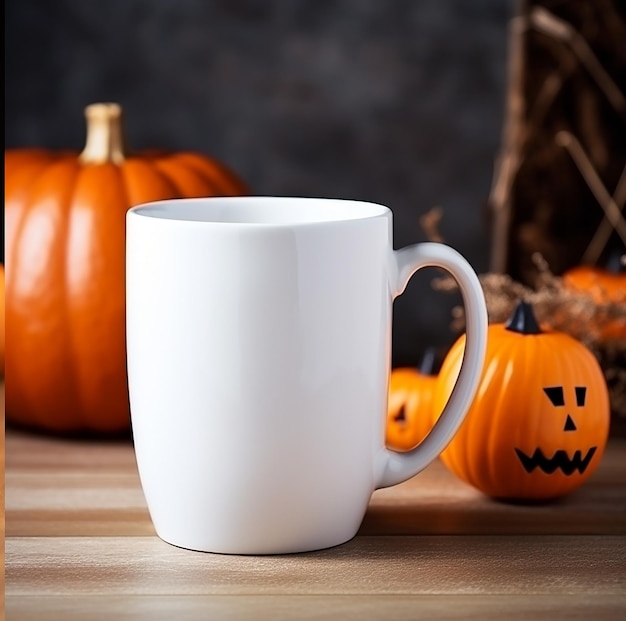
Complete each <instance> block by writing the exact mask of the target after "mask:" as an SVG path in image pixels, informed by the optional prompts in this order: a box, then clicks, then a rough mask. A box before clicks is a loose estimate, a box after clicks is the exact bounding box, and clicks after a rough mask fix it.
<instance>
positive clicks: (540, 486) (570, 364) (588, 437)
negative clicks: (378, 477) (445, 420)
mask: <svg viewBox="0 0 626 621" xmlns="http://www.w3.org/2000/svg"><path fill="white" fill-rule="evenodd" d="M464 348H465V337H464V336H462V337H461V338H460V339H459V340H458V341H457V342H456V343H455V344H454V345H453V347H452V348H451V349H450V351H449V353H448V355H447V356H446V358H445V360H444V362H443V365H442V367H441V371H440V373H439V379H438V382H437V387H436V391H435V398H434V403H433V407H434V408H435V411H436V412H441V411H442V409H443V407H444V405H445V404H446V402H447V400H448V397H449V395H450V393H451V392H452V388H453V387H454V384H455V382H456V378H457V377H458V374H459V369H460V367H461V361H462V358H463V351H464ZM435 418H436V417H435ZM609 421H610V410H609V395H608V390H607V386H606V382H605V379H604V376H603V374H602V370H601V368H600V365H599V364H598V362H597V360H596V358H595V357H594V356H593V354H592V353H591V352H590V351H589V350H588V349H587V348H586V347H585V346H584V345H583V344H582V343H580V342H579V341H577V340H575V339H573V338H572V337H571V336H569V335H567V334H564V333H561V332H556V331H543V330H541V329H540V327H539V326H538V324H537V322H536V320H535V317H534V315H533V311H532V308H531V306H530V305H529V304H526V303H524V302H521V303H520V304H519V305H518V306H517V308H516V310H515V313H514V314H513V316H512V317H511V319H510V320H509V321H508V322H507V323H506V324H492V325H490V326H489V331H488V339H487V353H486V358H485V365H484V368H483V372H482V378H481V380H480V385H479V388H478V391H477V394H476V397H475V399H474V401H473V403H472V405H471V407H470V409H469V411H468V414H467V416H466V419H465V421H464V422H463V424H462V425H461V427H460V429H459V431H458V433H457V434H456V436H455V437H454V438H453V440H452V441H451V442H450V444H449V445H448V447H447V448H446V450H445V451H443V453H442V454H441V459H442V461H443V463H444V464H445V465H446V466H447V467H448V469H449V470H451V471H452V472H453V473H454V474H456V475H457V476H459V477H460V478H461V479H463V480H464V481H466V482H467V483H469V484H471V485H473V486H474V487H476V488H478V489H479V490H481V491H482V492H483V493H485V494H487V495H489V496H492V497H494V498H499V499H509V500H531V501H532V500H535V501H536V500H547V499H551V498H556V497H559V496H563V495H565V494H567V493H569V492H572V491H573V490H575V489H576V488H578V487H579V486H580V485H582V484H583V483H584V482H585V481H586V480H587V479H588V478H589V477H590V476H591V475H592V474H593V472H594V471H595V470H596V468H597V466H598V464H599V463H600V460H601V458H602V454H603V452H604V448H605V446H606V442H607V438H608V433H609Z"/></svg>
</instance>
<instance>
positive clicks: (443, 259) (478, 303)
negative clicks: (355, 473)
mask: <svg viewBox="0 0 626 621" xmlns="http://www.w3.org/2000/svg"><path fill="white" fill-rule="evenodd" d="M391 262H392V263H391V268H392V269H391V274H392V276H391V284H392V287H393V286H395V291H392V292H391V293H392V298H396V297H398V296H399V295H400V294H401V293H402V292H403V291H404V290H405V288H406V286H407V283H408V281H409V279H410V278H411V276H413V274H415V272H416V271H417V270H419V269H421V268H423V267H440V268H443V269H444V270H446V271H447V272H449V273H450V274H451V275H452V276H453V277H454V279H455V280H456V281H457V283H458V285H459V289H460V290H461V294H462V296H463V303H464V305H465V317H466V332H467V340H466V343H465V353H464V355H463V363H462V365H461V371H460V373H459V377H458V379H457V382H456V384H455V386H454V390H453V391H452V394H451V395H450V398H449V399H448V403H447V404H446V407H445V408H444V410H443V412H442V414H441V416H440V417H439V419H438V420H437V422H436V423H435V425H434V426H433V428H432V429H431V430H430V432H429V433H428V435H427V436H426V437H425V438H424V439H423V440H422V442H421V443H420V444H419V445H418V446H417V447H415V448H414V449H413V450H411V451H409V452H407V453H396V452H395V451H391V450H389V449H387V448H384V449H383V450H382V452H381V453H380V454H379V461H378V463H377V465H378V468H377V470H376V471H377V473H378V476H377V479H376V489H379V488H381V487H389V486H390V485H395V484H396V483H401V482H402V481H405V480H406V479H409V478H410V477H412V476H414V475H415V474H417V473H418V472H420V471H421V470H423V469H424V468H425V467H426V466H427V465H428V464H430V463H431V462H432V461H433V460H434V459H435V458H436V457H438V456H439V454H440V453H441V452H442V451H443V450H444V449H445V448H446V446H447V445H448V443H449V442H450V440H452V438H453V437H454V434H455V433H456V432H457V430H458V429H459V427H460V426H461V423H462V422H463V419H464V418H465V415H466V414H467V411H468V409H469V407H470V405H471V402H472V399H473V398H474V395H475V394H476V390H477V389H478V382H479V380H480V377H481V372H482V367H483V362H484V359H485V350H486V347H487V325H488V321H487V306H486V304H485V296H484V294H483V291H482V287H481V285H480V281H479V280H478V276H477V275H476V273H475V272H474V270H473V269H472V267H471V266H470V264H469V263H468V262H467V261H466V260H465V259H464V258H463V257H462V256H461V255H460V254H459V253H458V252H457V251H456V250H454V249H453V248H450V247H449V246H446V245H445V244H441V243H435V242H428V243H420V244H414V245H412V246H407V247H406V248H402V249H400V250H394V251H392V259H391ZM394 281H395V282H394Z"/></svg>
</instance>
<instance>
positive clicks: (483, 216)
mask: <svg viewBox="0 0 626 621" xmlns="http://www.w3.org/2000/svg"><path fill="white" fill-rule="evenodd" d="M513 10H514V4H513V2H512V1H510V0H509V1H504V0H445V1H444V0H387V1H384V0H338V1H336V2H332V1H330V0H318V1H314V0H291V1H289V0H266V1H256V0H222V1H212V0H109V1H107V2H102V1H101V0H54V1H52V0H7V2H6V3H5V18H6V25H5V107H6V112H5V132H6V138H5V145H6V146H7V147H15V146H25V145H37V146H45V147H50V148H61V147H65V148H67V147H70V148H75V149H79V148H81V147H82V143H83V140H84V121H83V108H84V106H85V105H86V104H89V103H92V102H96V101H117V102H119V103H121V104H122V105H123V107H124V109H125V114H126V123H127V134H128V138H129V142H130V144H131V145H132V146H133V147H135V148H143V147H164V148H171V149H175V150H187V149H197V150H200V151H203V152H206V153H208V154H210V155H213V156H215V157H217V158H219V159H221V160H223V161H224V162H226V163H227V164H229V165H230V166H231V167H233V168H234V169H236V170H237V171H238V172H239V173H240V174H241V175H242V176H243V177H244V178H245V179H246V180H247V181H248V183H249V184H250V185H251V187H252V189H253V191H254V193H256V194H274V195H301V196H329V197H341V198H355V199H363V200H370V201H375V202H380V203H383V204H385V205H387V206H389V207H390V208H391V209H392V210H393V212H394V235H395V244H396V247H400V246H403V245H406V244H409V243H412V242H416V241H423V240H424V239H425V236H424V232H423V231H422V229H421V227H420V224H419V218H420V215H422V214H423V213H424V212H426V211H427V210H428V209H429V208H431V207H433V206H435V205H440V206H441V207H442V208H443V210H444V219H443V221H442V223H441V233H442V234H443V236H444V238H445V240H446V241H447V242H448V243H449V244H451V245H452V246H454V247H456V248H457V249H458V250H459V251H460V252H462V253H463V254H464V255H465V256H466V257H467V258H468V260H469V261H470V262H471V263H472V265H473V266H474V268H475V269H476V270H477V271H479V272H480V271H485V270H486V269H487V265H488V256H489V244H490V232H489V227H488V222H487V213H486V209H485V203H486V199H487V195H488V192H489V186H490V183H491V176H492V170H493V163H494V159H495V157H496V155H497V150H498V147H499V140H500V131H501V120H502V116H503V114H502V113H503V109H502V108H503V99H504V87H505V65H506V53H507V49H506V42H507V41H506V34H507V24H508V21H509V19H510V18H511V16H512V14H513ZM434 276H436V273H435V272H434V270H426V271H425V272H424V273H423V274H419V275H418V276H416V277H415V278H414V279H413V281H412V283H411V284H410V285H409V287H408V289H407V292H406V293H405V295H404V296H403V297H401V298H399V299H398V300H397V301H396V304H395V308H394V330H393V339H394V342H393V346H394V350H393V351H394V358H393V363H394V365H395V366H399V365H405V364H416V363H417V362H418V361H419V359H420V356H421V353H422V351H423V349H424V348H425V347H426V346H435V347H439V348H440V351H445V349H446V348H447V347H448V346H449V345H450V343H451V342H452V341H453V340H454V338H455V337H456V335H455V334H454V333H452V332H451V331H450V328H449V324H450V320H451V314H450V312H451V308H452V306H453V305H454V304H456V303H457V302H458V300H457V298H456V296H454V295H451V294H442V293H437V292H435V291H433V289H432V285H431V281H432V278H433V277H434Z"/></svg>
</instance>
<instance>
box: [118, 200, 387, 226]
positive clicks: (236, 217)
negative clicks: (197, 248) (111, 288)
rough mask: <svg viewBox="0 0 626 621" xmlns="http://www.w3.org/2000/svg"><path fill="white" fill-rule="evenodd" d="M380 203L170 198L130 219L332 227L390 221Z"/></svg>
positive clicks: (142, 207)
mask: <svg viewBox="0 0 626 621" xmlns="http://www.w3.org/2000/svg"><path fill="white" fill-rule="evenodd" d="M391 214H392V212H391V210H390V209H389V207H386V206H385V205H381V204H379V203H375V202H370V201H363V200H356V199H347V198H327V197H304V196H271V195H246V196H210V197H197V198H184V197H179V198H168V199H161V200H156V201H150V202H146V203H140V204H138V205H134V206H133V207H131V208H130V209H129V210H128V211H127V215H128V216H131V215H132V216H139V217H141V218H146V219H149V220H156V221H163V222H169V223H174V222H176V223H189V224H193V225H219V226H229V225H230V226H259V227H268V226H307V225H324V224H326V225H332V224H338V223H342V222H343V223H346V222H362V221H365V220H375V219H379V218H388V217H390V216H391Z"/></svg>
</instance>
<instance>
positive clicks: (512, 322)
mask: <svg viewBox="0 0 626 621" xmlns="http://www.w3.org/2000/svg"><path fill="white" fill-rule="evenodd" d="M505 328H506V329H507V330H510V331H511V332H519V333H520V334H541V333H542V330H541V328H540V327H539V324H538V323H537V318H536V317H535V313H534V311H533V307H532V306H531V305H530V304H529V303H528V302H525V301H524V300H520V301H519V302H518V304H517V306H516V307H515V310H514V311H513V314H512V315H511V318H510V319H509V320H508V321H507V322H506V324H505Z"/></svg>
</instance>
